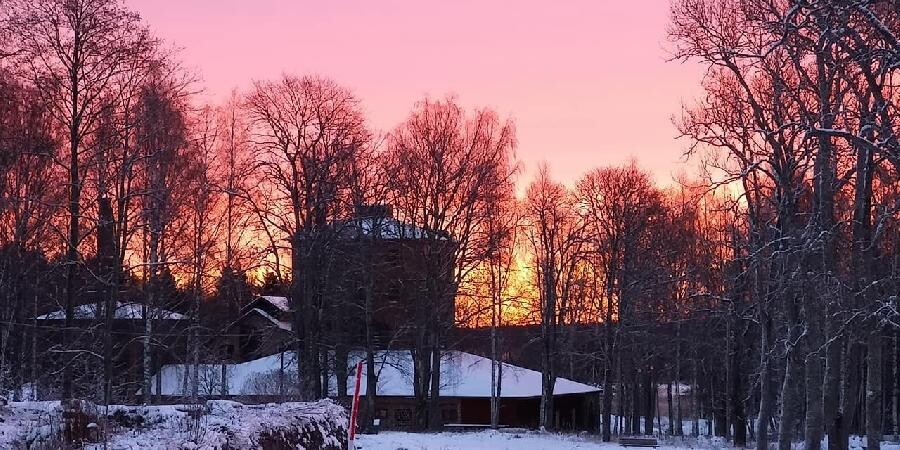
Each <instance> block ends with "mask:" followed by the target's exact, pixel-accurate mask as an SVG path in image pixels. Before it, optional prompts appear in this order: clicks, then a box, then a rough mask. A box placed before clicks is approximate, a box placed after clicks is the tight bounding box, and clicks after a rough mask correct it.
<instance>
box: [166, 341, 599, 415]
mask: <svg viewBox="0 0 900 450" xmlns="http://www.w3.org/2000/svg"><path fill="white" fill-rule="evenodd" d="M362 357H363V355H362V354H361V353H355V354H351V356H350V361H349V362H350V363H351V364H350V366H349V367H348V374H349V375H348V379H347V395H352V393H353V390H354V387H355V374H354V373H353V372H354V371H353V370H352V367H354V366H355V364H354V363H355V362H356V361H359V360H361V359H362ZM376 366H377V371H378V383H377V392H376V401H375V405H376V407H375V411H374V415H375V417H376V418H378V419H380V420H381V424H382V427H383V428H386V429H407V428H410V427H411V426H412V420H413V410H414V398H413V384H412V371H413V364H412V357H411V354H410V352H409V351H405V350H391V351H382V352H378V354H377V355H376ZM364 367H365V366H364ZM188 370H189V367H188V366H187V365H168V366H165V367H163V368H162V370H161V371H160V373H159V374H157V375H156V376H155V377H154V383H153V386H157V385H159V386H161V390H160V391H158V392H159V393H161V395H162V396H163V397H166V398H169V399H171V400H170V401H171V402H177V401H179V399H182V398H184V397H185V390H184V389H185V384H184V382H183V380H184V379H185V374H186V373H187V371H188ZM200 370H201V372H200V373H201V380H202V381H201V382H202V383H203V386H202V387H201V389H200V391H201V393H203V395H204V396H206V397H209V398H228V399H234V400H240V401H243V402H249V403H265V402H271V401H279V400H287V399H290V398H291V397H292V396H293V393H294V392H296V391H295V390H294V388H295V386H296V385H295V384H294V383H296V380H297V379H298V378H297V374H296V360H295V359H294V356H293V353H292V352H283V353H278V354H273V355H269V356H266V357H263V358H259V359H256V360H252V361H247V362H243V363H236V364H204V365H202V366H201V368H200ZM363 370H364V371H365V368H364V369H363ZM222 373H225V374H226V376H225V378H224V380H225V382H224V383H223V382H222V380H223V378H221V374H222ZM362 375H363V377H362V378H363V380H365V373H363V374H362ZM441 380H442V386H441V401H440V408H441V418H442V420H443V422H444V424H445V425H451V426H452V425H460V424H464V425H487V424H489V423H490V398H491V361H490V360H489V359H487V358H484V357H481V356H477V355H473V354H471V353H465V352H460V351H447V352H445V353H444V356H443V360H442V362H441ZM329 384H330V391H331V393H332V395H334V396H337V395H336V394H337V390H336V385H337V382H336V380H335V379H334V376H333V375H332V379H331V380H330V383H329ZM554 391H555V395H554V404H555V418H554V421H555V425H556V427H557V429H560V430H586V431H591V430H596V429H597V427H598V425H599V422H598V420H599V416H598V414H597V411H598V405H599V403H598V402H599V393H600V389H599V388H597V387H594V386H589V385H586V384H582V383H577V382H574V381H571V380H568V379H565V378H557V380H556V385H555V389H554ZM156 393H157V392H156V391H154V394H156ZM360 395H362V396H365V395H366V386H365V384H363V385H361V386H360ZM540 396H541V374H540V372H537V371H534V370H529V369H525V368H522V367H518V366H514V365H511V364H503V365H502V379H501V382H500V398H501V403H500V423H501V425H504V426H510V427H523V428H536V427H537V426H538V420H539V417H540ZM360 405H362V407H363V408H365V402H364V401H361V402H360ZM363 412H364V413H365V411H363Z"/></svg>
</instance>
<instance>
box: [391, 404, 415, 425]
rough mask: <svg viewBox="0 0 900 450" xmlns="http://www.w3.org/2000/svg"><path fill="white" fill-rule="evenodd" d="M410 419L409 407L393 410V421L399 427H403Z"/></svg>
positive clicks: (410, 411)
mask: <svg viewBox="0 0 900 450" xmlns="http://www.w3.org/2000/svg"><path fill="white" fill-rule="evenodd" d="M411 420H412V410H411V409H409V408H403V409H395V410H394V422H395V424H396V425H397V426H399V427H404V426H407V425H409V422H410V421H411Z"/></svg>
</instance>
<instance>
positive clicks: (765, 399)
mask: <svg viewBox="0 0 900 450" xmlns="http://www.w3.org/2000/svg"><path fill="white" fill-rule="evenodd" d="M758 309H759V311H758V314H759V325H760V331H759V335H760V352H759V353H760V357H759V358H760V361H759V366H760V367H759V415H758V416H757V418H756V450H768V449H769V421H770V420H772V411H773V409H774V404H773V399H772V366H771V364H772V357H771V351H772V347H771V333H772V322H771V320H770V319H769V314H768V310H767V307H766V304H765V298H764V297H763V296H760V299H759V305H758Z"/></svg>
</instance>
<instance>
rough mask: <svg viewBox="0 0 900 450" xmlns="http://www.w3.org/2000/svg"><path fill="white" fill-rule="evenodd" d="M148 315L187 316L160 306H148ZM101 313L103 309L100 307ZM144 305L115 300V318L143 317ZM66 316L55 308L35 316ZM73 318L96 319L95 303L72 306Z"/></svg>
mask: <svg viewBox="0 0 900 450" xmlns="http://www.w3.org/2000/svg"><path fill="white" fill-rule="evenodd" d="M147 309H148V315H149V316H150V318H152V319H170V320H183V319H186V318H187V317H186V316H184V315H183V314H180V313H177V312H174V311H169V310H166V309H161V308H154V307H148V308H147ZM100 311H101V315H102V311H103V309H102V308H101V309H100ZM143 313H144V305H142V304H140V303H133V302H125V303H123V302H117V303H116V312H115V315H114V318H115V319H143V318H144V315H143ZM65 318H66V312H65V310H57V311H52V312H49V313H47V314H43V315H40V316H38V317H37V320H63V319H65ZM73 318H74V319H76V320H77V319H82V320H83V319H97V318H98V315H97V304H96V303H88V304H85V305H79V306H76V307H75V308H74V317H73Z"/></svg>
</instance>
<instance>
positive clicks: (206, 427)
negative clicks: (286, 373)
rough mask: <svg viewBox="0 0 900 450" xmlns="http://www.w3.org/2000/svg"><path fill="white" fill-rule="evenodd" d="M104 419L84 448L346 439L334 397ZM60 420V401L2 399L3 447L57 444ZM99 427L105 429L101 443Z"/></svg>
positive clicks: (119, 413) (119, 411)
mask: <svg viewBox="0 0 900 450" xmlns="http://www.w3.org/2000/svg"><path fill="white" fill-rule="evenodd" d="M103 409H104V408H103V407H101V408H100V410H103ZM101 417H103V416H101ZM105 419H106V420H99V421H98V422H99V423H95V422H92V423H91V424H89V425H88V427H87V428H89V429H92V430H96V431H97V433H98V434H97V437H98V438H97V439H92V440H91V443H86V445H84V447H83V448H85V449H88V450H100V449H103V448H104V446H107V447H108V448H113V449H128V448H140V449H159V450H163V449H165V450H169V449H184V450H187V449H195V450H232V449H244V448H270V449H282V448H290V449H294V448H317V449H326V450H336V449H343V448H346V445H347V422H348V420H347V414H346V411H345V409H344V408H343V407H342V406H340V405H338V404H336V403H334V402H332V401H331V400H322V401H319V402H315V403H281V404H267V405H243V404H241V403H238V402H232V401H224V400H215V401H209V402H206V403H205V404H202V405H163V406H110V407H109V415H108V416H106V418H105ZM62 424H63V421H62V409H61V408H60V403H59V402H12V403H10V404H9V405H8V406H5V407H0V448H3V449H6V448H10V449H14V448H31V449H51V448H61V447H62V436H63V428H62ZM103 430H105V431H106V433H107V436H108V438H107V439H108V442H107V443H105V444H104V443H103V442H102V441H103V438H102V436H103V433H102V432H101V431H103Z"/></svg>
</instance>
